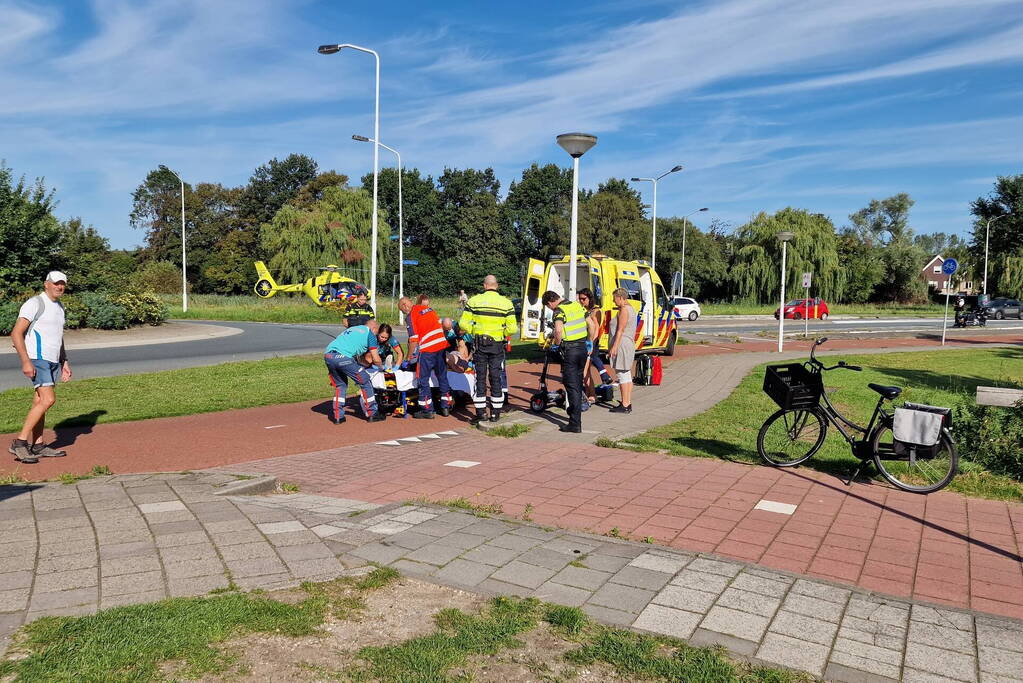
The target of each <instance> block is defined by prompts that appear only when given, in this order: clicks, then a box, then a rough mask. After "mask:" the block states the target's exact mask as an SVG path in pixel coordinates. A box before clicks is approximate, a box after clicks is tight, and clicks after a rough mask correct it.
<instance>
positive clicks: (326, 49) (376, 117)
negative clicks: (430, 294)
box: [317, 43, 380, 311]
mask: <svg viewBox="0 0 1023 683" xmlns="http://www.w3.org/2000/svg"><path fill="white" fill-rule="evenodd" d="M345 48H350V49H352V50H358V51H359V52H365V53H367V54H371V55H373V58H374V59H375V60H376V88H375V99H374V107H373V141H374V142H373V237H372V250H373V253H372V255H371V256H370V260H369V263H370V270H369V280H370V284H369V286H370V305H371V306H373V310H374V311H375V310H376V309H377V193H378V189H377V188H378V185H379V175H380V142H379V140H380V55H378V54H377V53H376V51H375V50H370V49H369V48H366V47H359V46H358V45H352V44H350V43H340V44H337V45H320V47H319V48H317V52H319V53H320V54H321V55H332V54H334V53H335V52H340V51H341V50H343V49H345Z"/></svg>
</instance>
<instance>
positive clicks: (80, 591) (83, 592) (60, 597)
mask: <svg viewBox="0 0 1023 683" xmlns="http://www.w3.org/2000/svg"><path fill="white" fill-rule="evenodd" d="M98 597H99V593H98V591H97V588H96V586H92V587H89V588H76V589H74V590H69V591H57V592H53V593H41V592H38V591H36V592H33V593H32V601H31V602H30V603H29V611H36V610H50V609H59V608H62V607H72V606H75V605H85V604H89V603H95V602H96V600H97V598H98Z"/></svg>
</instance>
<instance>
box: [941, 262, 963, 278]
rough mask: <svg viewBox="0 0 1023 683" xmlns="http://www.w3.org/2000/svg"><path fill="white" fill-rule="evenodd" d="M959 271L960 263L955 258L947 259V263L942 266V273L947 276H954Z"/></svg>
mask: <svg viewBox="0 0 1023 683" xmlns="http://www.w3.org/2000/svg"><path fill="white" fill-rule="evenodd" d="M958 269H959V262H958V261H956V260H955V259H954V258H947V259H945V262H944V263H942V264H941V272H943V273H944V274H945V275H952V274H953V273H955V272H956V270H958Z"/></svg>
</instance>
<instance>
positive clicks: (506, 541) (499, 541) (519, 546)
mask: <svg viewBox="0 0 1023 683" xmlns="http://www.w3.org/2000/svg"><path fill="white" fill-rule="evenodd" d="M489 543H490V545H496V546H497V547H498V548H508V549H510V550H517V551H519V552H523V551H526V550H529V549H531V548H536V547H537V546H538V545H540V544H541V543H543V540H542V539H539V538H533V537H531V536H522V535H520V534H513V533H511V532H508V533H506V534H501V535H500V536H497V537H496V538H493V539H491V540H490V541H489Z"/></svg>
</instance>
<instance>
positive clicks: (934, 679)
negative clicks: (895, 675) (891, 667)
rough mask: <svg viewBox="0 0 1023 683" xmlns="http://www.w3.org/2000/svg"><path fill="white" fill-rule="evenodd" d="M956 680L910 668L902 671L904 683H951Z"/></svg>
mask: <svg viewBox="0 0 1023 683" xmlns="http://www.w3.org/2000/svg"><path fill="white" fill-rule="evenodd" d="M955 680H956V679H954V678H949V677H948V676H941V675H938V674H933V673H929V672H927V671H920V670H918V669H913V668H911V667H908V666H907V667H905V668H904V669H903V670H902V683H950V682H951V681H955Z"/></svg>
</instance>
